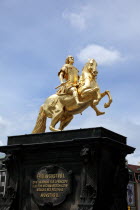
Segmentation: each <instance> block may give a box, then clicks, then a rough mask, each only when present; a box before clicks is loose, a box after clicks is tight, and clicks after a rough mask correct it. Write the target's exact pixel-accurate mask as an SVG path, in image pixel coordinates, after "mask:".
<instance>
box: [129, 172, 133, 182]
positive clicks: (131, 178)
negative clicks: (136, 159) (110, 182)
mask: <svg viewBox="0 0 140 210" xmlns="http://www.w3.org/2000/svg"><path fill="white" fill-rule="evenodd" d="M129 181H134V175H133V173H129Z"/></svg>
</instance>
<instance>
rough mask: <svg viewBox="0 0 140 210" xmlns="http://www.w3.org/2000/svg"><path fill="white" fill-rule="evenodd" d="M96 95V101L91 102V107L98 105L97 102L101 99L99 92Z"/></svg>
mask: <svg viewBox="0 0 140 210" xmlns="http://www.w3.org/2000/svg"><path fill="white" fill-rule="evenodd" d="M96 94H97V97H96V99H95V100H94V101H93V105H94V106H96V105H98V103H99V101H100V100H101V98H102V97H101V93H100V92H99V91H97V92H96Z"/></svg>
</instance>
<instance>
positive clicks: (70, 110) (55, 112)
mask: <svg viewBox="0 0 140 210" xmlns="http://www.w3.org/2000/svg"><path fill="white" fill-rule="evenodd" d="M96 67H97V63H96V61H95V60H94V59H89V62H87V63H86V64H85V66H84V68H83V70H82V75H81V77H80V80H79V87H78V94H79V100H80V101H81V102H83V103H82V104H79V105H78V104H77V103H76V101H75V98H74V97H73V95H68V94H64V95H57V94H54V95H51V96H50V97H49V98H47V99H46V101H45V103H44V104H43V105H42V106H41V107H40V112H39V115H38V118H37V121H36V125H35V127H34V129H33V131H32V133H42V132H45V129H46V119H47V117H48V118H52V120H51V125H50V130H51V131H62V130H63V129H64V128H65V127H66V126H67V125H68V124H69V123H70V122H71V120H72V119H73V115H75V114H79V113H82V112H83V111H84V110H85V109H86V108H87V107H89V106H91V107H92V108H93V109H94V110H95V112H96V114H97V115H101V114H104V113H105V112H100V111H99V110H98V108H97V107H96V105H97V104H98V103H99V101H100V100H101V99H102V98H103V97H104V96H105V95H107V96H108V98H109V101H108V103H105V104H104V107H105V108H107V107H109V106H110V104H111V103H112V98H111V95H110V92H109V91H108V90H106V91H105V92H103V93H100V88H99V86H98V84H97V82H96V77H97V74H98V71H97V68H96ZM58 122H60V126H59V128H58V129H56V128H55V126H56V124H57V123H58Z"/></svg>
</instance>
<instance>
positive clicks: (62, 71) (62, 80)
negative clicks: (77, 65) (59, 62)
mask: <svg viewBox="0 0 140 210" xmlns="http://www.w3.org/2000/svg"><path fill="white" fill-rule="evenodd" d="M66 72H67V68H66V66H63V67H62V68H61V70H60V72H59V73H58V76H59V79H60V82H61V83H63V82H65V79H66V78H65V75H66Z"/></svg>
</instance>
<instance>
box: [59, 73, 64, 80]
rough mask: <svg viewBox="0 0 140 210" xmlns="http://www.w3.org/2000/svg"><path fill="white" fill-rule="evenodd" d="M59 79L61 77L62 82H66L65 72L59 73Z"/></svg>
mask: <svg viewBox="0 0 140 210" xmlns="http://www.w3.org/2000/svg"><path fill="white" fill-rule="evenodd" d="M59 79H60V82H61V83H63V82H64V72H63V71H61V72H60V74H59Z"/></svg>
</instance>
